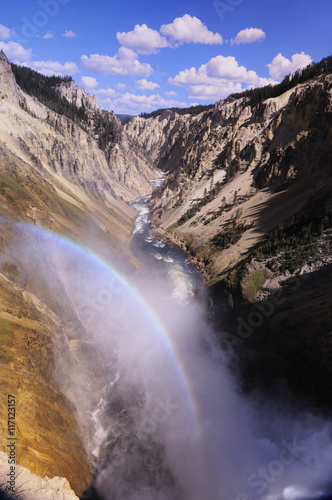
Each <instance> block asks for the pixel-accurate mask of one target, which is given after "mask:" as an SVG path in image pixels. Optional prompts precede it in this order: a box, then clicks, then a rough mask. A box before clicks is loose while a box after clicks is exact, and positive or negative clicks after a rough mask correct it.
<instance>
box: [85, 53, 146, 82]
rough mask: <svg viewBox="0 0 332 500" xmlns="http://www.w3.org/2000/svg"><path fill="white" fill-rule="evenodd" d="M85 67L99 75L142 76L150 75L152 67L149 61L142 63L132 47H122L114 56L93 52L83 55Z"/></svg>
mask: <svg viewBox="0 0 332 500" xmlns="http://www.w3.org/2000/svg"><path fill="white" fill-rule="evenodd" d="M81 62H82V66H83V68H85V69H87V70H88V71H90V72H91V73H94V74H97V75H123V76H127V75H128V76H138V77H141V78H144V77H147V76H150V74H151V72H152V67H151V66H150V64H148V63H140V62H139V61H138V55H137V54H136V52H134V51H133V50H131V49H127V48H126V47H120V49H119V51H118V53H117V54H116V55H115V56H113V57H110V56H103V55H99V54H93V55H91V56H89V57H88V56H86V55H84V56H82V57H81Z"/></svg>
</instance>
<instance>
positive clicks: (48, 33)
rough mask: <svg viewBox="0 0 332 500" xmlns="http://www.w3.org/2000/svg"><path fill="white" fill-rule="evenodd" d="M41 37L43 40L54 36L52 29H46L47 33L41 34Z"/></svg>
mask: <svg viewBox="0 0 332 500" xmlns="http://www.w3.org/2000/svg"><path fill="white" fill-rule="evenodd" d="M42 38H43V39H44V40H49V39H50V38H54V35H53V33H52V31H48V32H47V33H45V35H44V36H42Z"/></svg>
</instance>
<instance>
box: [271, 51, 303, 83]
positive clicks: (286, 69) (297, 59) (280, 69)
mask: <svg viewBox="0 0 332 500" xmlns="http://www.w3.org/2000/svg"><path fill="white" fill-rule="evenodd" d="M311 63H312V59H311V57H310V56H309V55H308V54H305V53H304V52H301V54H294V55H292V59H291V60H289V59H287V58H286V57H284V56H283V55H282V54H281V53H279V54H278V55H277V56H276V57H275V58H274V59H273V60H272V62H271V64H268V67H269V70H270V75H271V77H272V78H275V79H276V80H282V79H283V78H284V76H286V75H288V74H290V73H295V71H296V70H297V69H302V68H305V67H306V66H308V64H311Z"/></svg>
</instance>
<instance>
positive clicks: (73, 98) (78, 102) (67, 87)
mask: <svg viewBox="0 0 332 500" xmlns="http://www.w3.org/2000/svg"><path fill="white" fill-rule="evenodd" d="M57 90H58V92H59V94H60V95H61V96H62V97H65V98H66V99H67V101H69V102H72V103H73V104H75V106H77V107H78V108H81V107H84V108H85V109H86V110H87V111H94V110H97V109H98V102H97V97H96V96H95V95H94V96H92V95H90V94H88V93H87V92H86V91H85V90H84V89H82V87H78V85H76V83H75V82H74V81H73V80H72V81H70V82H64V83H62V84H61V85H59V87H58V88H57Z"/></svg>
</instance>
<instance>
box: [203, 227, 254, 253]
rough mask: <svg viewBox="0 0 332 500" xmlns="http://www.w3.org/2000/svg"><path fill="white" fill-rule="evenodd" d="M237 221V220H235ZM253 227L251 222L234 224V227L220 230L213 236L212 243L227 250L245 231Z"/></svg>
mask: <svg viewBox="0 0 332 500" xmlns="http://www.w3.org/2000/svg"><path fill="white" fill-rule="evenodd" d="M234 222H235V221H234ZM250 228H251V224H236V223H235V224H234V226H233V227H231V228H229V229H225V230H224V231H220V232H219V233H217V234H216V235H215V236H214V237H213V238H212V240H211V241H212V243H213V244H214V245H215V246H216V247H218V248H219V249H220V250H225V249H226V248H229V247H230V246H231V245H235V243H237V242H238V241H239V240H240V238H241V236H242V235H243V233H244V232H245V231H247V230H248V229H250Z"/></svg>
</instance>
